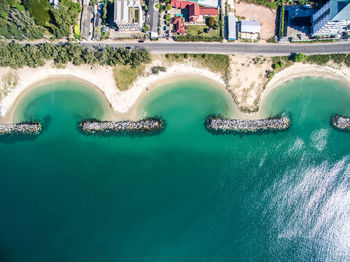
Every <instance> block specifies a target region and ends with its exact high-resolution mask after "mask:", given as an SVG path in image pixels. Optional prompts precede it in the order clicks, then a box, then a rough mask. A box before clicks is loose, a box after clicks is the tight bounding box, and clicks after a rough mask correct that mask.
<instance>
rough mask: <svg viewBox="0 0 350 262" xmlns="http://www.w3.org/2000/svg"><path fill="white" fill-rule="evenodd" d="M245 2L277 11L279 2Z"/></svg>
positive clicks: (251, 0) (267, 0)
mask: <svg viewBox="0 0 350 262" xmlns="http://www.w3.org/2000/svg"><path fill="white" fill-rule="evenodd" d="M247 2H248V3H250V4H256V5H262V6H266V7H268V8H271V9H277V7H278V2H279V1H274V0H248V1H247Z"/></svg>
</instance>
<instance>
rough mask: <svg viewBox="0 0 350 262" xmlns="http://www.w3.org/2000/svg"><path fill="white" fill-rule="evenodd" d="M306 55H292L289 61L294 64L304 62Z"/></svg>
mask: <svg viewBox="0 0 350 262" xmlns="http://www.w3.org/2000/svg"><path fill="white" fill-rule="evenodd" d="M306 57H307V56H306V55H304V54H303V53H300V54H292V55H291V59H292V60H293V61H294V62H304V60H305V59H306Z"/></svg>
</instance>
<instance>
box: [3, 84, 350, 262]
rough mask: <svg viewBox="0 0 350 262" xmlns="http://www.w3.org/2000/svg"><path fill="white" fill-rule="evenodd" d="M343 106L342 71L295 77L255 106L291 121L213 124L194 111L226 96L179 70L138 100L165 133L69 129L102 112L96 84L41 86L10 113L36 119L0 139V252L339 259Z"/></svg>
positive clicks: (28, 259) (345, 240) (344, 166)
mask: <svg viewBox="0 0 350 262" xmlns="http://www.w3.org/2000/svg"><path fill="white" fill-rule="evenodd" d="M349 105H350V89H349V88H347V87H345V86H344V85H343V84H342V83H340V82H337V81H333V80H327V79H324V78H310V77H307V78H300V79H296V80H293V81H290V82H287V83H286V84H284V85H282V86H280V87H279V88H277V89H276V90H274V91H273V92H272V93H271V94H270V95H269V97H268V98H267V100H266V101H265V102H264V104H263V105H262V106H263V111H264V113H265V114H266V116H273V115H277V114H281V113H285V114H289V115H290V116H291V118H292V121H293V123H292V127H291V129H289V130H288V131H284V132H280V133H268V134H256V135H245V136H239V135H212V134H210V133H208V132H207V131H206V129H205V128H204V120H205V118H206V117H207V116H208V115H211V114H219V113H220V114H222V115H226V116H229V115H232V114H233V115H234V114H235V110H236V109H235V107H234V105H233V103H232V102H231V100H230V99H228V97H227V96H225V95H224V94H223V91H221V90H219V89H217V88H215V87H213V86H210V85H209V84H208V83H205V82H198V80H196V81H182V82H178V83H174V84H171V85H168V86H165V87H162V88H158V89H155V90H154V91H150V92H149V94H148V95H147V96H146V97H145V99H144V100H143V101H142V103H141V105H140V107H139V112H138V113H139V114H140V115H141V116H161V117H162V118H164V119H165V120H166V122H167V126H166V129H165V131H164V132H163V133H162V134H160V135H157V136H146V137H130V136H119V137H98V136H86V135H83V134H81V133H80V132H79V131H78V129H77V123H78V121H80V120H82V119H84V118H91V117H94V118H100V119H103V118H104V117H105V115H106V110H107V105H106V103H105V102H104V99H103V98H102V97H101V96H100V95H99V94H98V93H97V92H96V91H94V90H92V89H90V88H88V87H85V86H83V85H82V84H79V83H75V82H57V83H55V84H51V85H49V86H42V87H39V88H37V89H35V90H33V91H32V92H30V93H29V94H28V95H26V97H24V98H23V100H22V102H21V104H20V105H19V106H18V107H17V108H16V110H15V115H16V118H17V120H31V119H39V120H42V121H44V123H45V130H44V132H43V133H42V134H41V135H40V136H38V137H37V138H35V139H21V138H16V139H14V138H1V140H0V261H1V262H32V261H33V262H51V261H64V262H66V261H67V262H80V261H82V262H83V261H84V262H90V261H91V262H92V261H93V262H96V261H101V262H112V261H113V262H115V261H122V262H124V261H126V262H129V261H137V262H140V261H145V262H148V261H150V262H158V261H159V262H162V261H167V262H172V261H174V262H175V261H176V262H178V261H186V262H187V261H195V262H206V261H208V262H215V261H218V262H219V261H220V262H221V261H225V262H226V261H227V262H232V261H298V262H299V261H349V258H350V133H345V132H339V131H336V130H334V129H332V128H331V127H330V125H329V121H330V116H331V115H332V114H335V113H340V114H344V115H350V106H349Z"/></svg>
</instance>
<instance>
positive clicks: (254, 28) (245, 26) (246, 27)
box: [240, 20, 261, 34]
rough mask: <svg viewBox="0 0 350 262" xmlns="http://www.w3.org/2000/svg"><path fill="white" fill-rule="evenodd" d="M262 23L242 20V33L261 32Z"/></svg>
mask: <svg viewBox="0 0 350 262" xmlns="http://www.w3.org/2000/svg"><path fill="white" fill-rule="evenodd" d="M260 29H261V24H260V22H258V21H255V20H243V21H241V28H240V32H241V33H250V34H260Z"/></svg>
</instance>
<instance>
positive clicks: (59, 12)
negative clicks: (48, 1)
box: [49, 0, 80, 38]
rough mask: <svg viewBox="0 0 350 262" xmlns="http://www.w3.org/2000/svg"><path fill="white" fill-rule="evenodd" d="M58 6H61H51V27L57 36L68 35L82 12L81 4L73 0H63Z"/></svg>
mask: <svg viewBox="0 0 350 262" xmlns="http://www.w3.org/2000/svg"><path fill="white" fill-rule="evenodd" d="M58 6H59V8H54V7H51V9H50V14H51V24H50V26H49V29H50V31H51V32H52V34H53V35H55V37H57V38H63V37H68V36H69V33H70V28H71V27H72V26H73V25H74V24H75V23H76V20H77V18H78V14H79V13H80V5H79V3H74V2H72V1H71V0H61V1H60V2H59V4H58Z"/></svg>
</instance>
